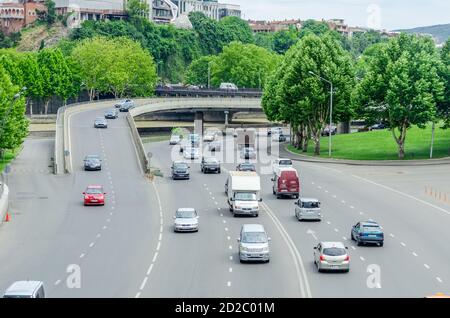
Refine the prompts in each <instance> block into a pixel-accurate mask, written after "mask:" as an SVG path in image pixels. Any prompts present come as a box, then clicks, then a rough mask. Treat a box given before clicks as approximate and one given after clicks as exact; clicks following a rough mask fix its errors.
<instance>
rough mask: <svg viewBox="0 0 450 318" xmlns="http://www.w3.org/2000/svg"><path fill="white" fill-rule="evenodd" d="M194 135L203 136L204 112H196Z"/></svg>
mask: <svg viewBox="0 0 450 318" xmlns="http://www.w3.org/2000/svg"><path fill="white" fill-rule="evenodd" d="M194 133H196V134H198V135H200V136H202V135H203V112H195V118H194Z"/></svg>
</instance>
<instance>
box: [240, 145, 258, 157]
mask: <svg viewBox="0 0 450 318" xmlns="http://www.w3.org/2000/svg"><path fill="white" fill-rule="evenodd" d="M241 158H242V159H256V151H255V149H254V148H251V147H248V148H247V147H246V148H242V150H241Z"/></svg>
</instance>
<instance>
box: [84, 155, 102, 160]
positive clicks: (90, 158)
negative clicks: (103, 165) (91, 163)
mask: <svg viewBox="0 0 450 318" xmlns="http://www.w3.org/2000/svg"><path fill="white" fill-rule="evenodd" d="M94 159H97V160H99V159H100V157H99V156H97V155H89V156H86V158H85V160H94Z"/></svg>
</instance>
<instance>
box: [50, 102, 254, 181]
mask: <svg viewBox="0 0 450 318" xmlns="http://www.w3.org/2000/svg"><path fill="white" fill-rule="evenodd" d="M115 102H116V100H108V101H100V102H90V103H81V104H75V105H70V106H67V107H62V108H61V109H60V110H59V111H58V117H57V125H56V137H55V154H54V167H55V168H54V172H55V174H64V173H71V172H72V156H71V138H70V129H69V128H70V119H71V117H72V115H74V114H76V113H80V112H85V111H90V110H94V109H97V110H103V109H108V108H111V107H114V106H113V105H114V103H115ZM135 105H136V106H135V107H134V108H133V109H131V110H130V111H129V113H128V115H127V121H128V124H129V126H130V129H131V135H132V138H133V142H134V144H135V146H136V149H137V152H138V155H139V159H140V161H141V164H142V168H143V171H144V172H148V162H149V160H148V158H147V154H146V153H145V151H144V147H143V144H142V142H141V139H140V137H139V133H138V131H137V128H136V125H135V123H134V118H135V117H138V116H144V115H148V114H158V113H167V112H176V111H184V112H186V111H188V112H192V113H194V114H195V121H194V122H195V128H194V130H195V131H196V132H197V133H200V134H201V133H202V132H203V122H204V118H205V116H208V114H216V115H217V114H223V116H224V117H225V123H226V122H227V119H228V118H231V117H232V116H233V114H234V113H238V112H261V111H262V107H261V99H260V98H257V97H248V98H244V97H233V98H230V97H210V98H147V99H136V100H135ZM219 117H220V116H219ZM216 118H217V117H216ZM92 120H94V118H92ZM88 124H89V125H91V124H92V123H88Z"/></svg>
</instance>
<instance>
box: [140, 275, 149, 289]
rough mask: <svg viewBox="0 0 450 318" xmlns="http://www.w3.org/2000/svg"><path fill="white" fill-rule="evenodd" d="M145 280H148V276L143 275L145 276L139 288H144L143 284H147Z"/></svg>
mask: <svg viewBox="0 0 450 318" xmlns="http://www.w3.org/2000/svg"><path fill="white" fill-rule="evenodd" d="M147 280H148V277H147V276H145V278H144V280H143V281H142V284H141V288H140V289H141V290H143V289H144V287H145V284H147Z"/></svg>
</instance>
